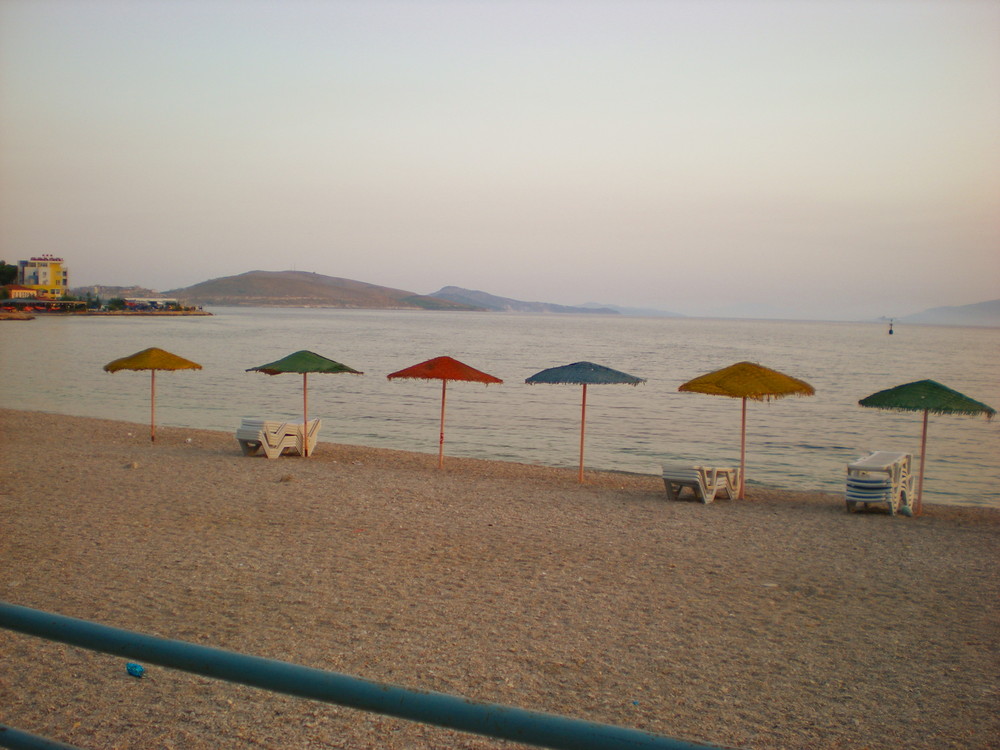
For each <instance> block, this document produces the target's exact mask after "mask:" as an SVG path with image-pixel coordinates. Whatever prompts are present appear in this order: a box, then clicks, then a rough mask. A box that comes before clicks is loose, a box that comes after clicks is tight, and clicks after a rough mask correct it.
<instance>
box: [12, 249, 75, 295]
mask: <svg viewBox="0 0 1000 750" xmlns="http://www.w3.org/2000/svg"><path fill="white" fill-rule="evenodd" d="M17 283H18V285H19V286H20V287H22V288H28V289H31V290H33V292H34V296H35V298H36V299H46V300H58V299H62V297H63V296H64V295H65V294H66V292H67V291H68V290H69V269H68V268H66V266H65V265H64V263H63V259H62V258H57V257H55V256H54V255H40V256H38V257H37V258H31V259H29V260H19V261H18V262H17Z"/></svg>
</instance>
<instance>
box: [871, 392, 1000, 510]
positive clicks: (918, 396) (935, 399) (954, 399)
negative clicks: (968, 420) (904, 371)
mask: <svg viewBox="0 0 1000 750" xmlns="http://www.w3.org/2000/svg"><path fill="white" fill-rule="evenodd" d="M858 404H860V405H861V406H868V407H871V408H873V409H889V410H892V411H922V412H923V413H924V429H923V433H922V435H921V437H920V476H919V479H918V480H917V500H916V502H915V503H914V512H915V513H916V514H917V515H919V514H920V511H921V509H922V507H923V503H922V501H923V494H924V456H925V455H926V453H927V415H928V414H929V413H930V412H934V413H935V414H966V415H969V416H977V415H979V414H983V415H985V416H986V418H987V419H992V418H993V416H994V415H995V414H996V413H997V412H996V409H994V408H993V407H992V406H987V405H986V404H984V403H982V402H980V401H975V400H973V399H971V398H969V397H968V396H965V395H963V394H961V393H959V392H958V391H953V390H952V389H951V388H948V387H947V386H944V385H941V384H940V383H937V382H935V381H933V380H917V381H915V382H913V383H904V384H903V385H897V386H896V387H895V388H889V389H887V390H884V391H879V392H878V393H873V394H872V395H870V396H866V397H865V398H863V399H861V400H860V401H858Z"/></svg>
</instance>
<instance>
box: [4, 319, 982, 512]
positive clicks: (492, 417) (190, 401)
mask: <svg viewBox="0 0 1000 750" xmlns="http://www.w3.org/2000/svg"><path fill="white" fill-rule="evenodd" d="M212 312H214V313H215V315H214V316H213V317H187V318H153V317H132V318H114V317H82V316H81V317H44V316H42V317H39V318H37V319H36V320H34V321H31V322H27V323H23V322H6V323H2V324H0V384H2V386H0V406H3V407H8V408H13V409H26V410H38V411H46V412H55V413H61V414H74V415H79V416H92V417H102V418H109V419H116V420H125V421H129V422H138V423H147V424H148V421H149V380H150V379H149V375H148V373H135V372H119V373H116V374H113V375H112V374H108V373H105V372H104V371H103V370H102V367H103V365H104V364H106V363H107V362H109V361H111V360H113V359H117V358H119V357H123V356H126V355H129V354H132V353H134V352H136V351H139V350H141V349H145V348H146V347H149V346H158V347H161V348H163V349H166V350H168V351H171V352H173V353H175V354H178V355H180V356H182V357H186V358H188V359H192V360H194V361H196V362H199V363H201V364H202V365H203V366H204V369H203V370H200V371H186V372H176V373H161V374H160V375H158V376H157V384H156V385H157V412H156V413H157V424H160V425H169V426H175V427H193V428H203V429H211V430H225V431H230V430H235V428H236V426H237V425H238V424H239V422H240V418H241V417H243V416H262V417H269V418H290V419H293V420H294V419H300V418H301V414H302V378H301V376H298V375H278V376H273V377H272V376H268V375H263V374H261V373H256V372H245V370H246V368H248V367H253V366H255V365H260V364H264V363H266V362H271V361H273V360H276V359H279V358H281V357H283V356H285V355H286V354H290V353H291V352H294V351H297V350H299V349H310V350H313V351H315V352H317V353H319V354H322V355H324V356H327V357H330V358H331V359H335V360H337V361H339V362H343V363H344V364H347V365H349V366H351V367H353V368H355V369H358V370H363V371H364V373H365V374H364V376H354V375H311V376H310V377H309V411H310V417H321V418H322V419H323V429H322V432H321V435H320V440H321V441H322V442H340V443H352V444H359V445H370V446H381V447H388V448H399V449H403V450H409V451H421V452H426V453H434V454H436V453H437V435H438V419H439V414H440V412H439V409H440V398H441V388H440V385H439V384H437V383H433V382H422V381H412V380H404V381H392V382H390V381H388V380H387V379H386V377H385V376H386V375H387V374H388V373H390V372H394V371H395V370H399V369H402V368H403V367H407V366H409V365H412V364H416V363H417V362H421V361H423V360H426V359H430V358H431V357H436V356H440V355H445V354H447V355H450V356H452V357H455V358H456V359H459V360H461V361H463V362H465V363H466V364H469V365H471V366H473V367H475V368H477V369H480V370H484V371H486V372H488V373H490V374H492V375H495V376H497V377H499V378H502V379H503V380H504V381H505V382H504V384H503V385H500V386H489V387H486V386H482V385H474V384H469V383H453V384H450V385H449V387H448V402H447V404H448V408H447V424H446V444H445V454H446V456H447V455H452V456H469V457H476V458H489V459H498V460H503V461H518V462H524V463H537V464H545V465H551V466H565V467H573V466H576V465H577V461H578V452H579V435H580V432H579V430H580V401H581V389H580V387H579V386H569V385H535V386H529V385H525V384H524V380H525V378H527V377H529V376H530V375H533V374H534V373H536V372H538V371H539V370H542V369H545V368H548V367H554V366H558V365H564V364H569V363H571V362H577V361H580V360H587V361H591V362H596V363H598V364H603V365H607V366H609V367H613V368H615V369H619V370H624V371H625V372H628V373H631V374H633V375H637V376H639V377H643V378H646V379H647V381H648V382H647V383H645V384H643V385H639V386H637V387H631V386H619V385H604V386H591V387H590V388H589V389H588V398H587V447H586V464H587V467H588V468H590V469H607V470H619V471H628V472H637V473H643V474H658V473H659V471H660V464H661V463H663V462H664V461H666V460H671V461H672V460H677V459H682V460H697V461H704V462H716V463H738V461H739V427H740V402H739V401H738V400H736V399H729V398H724V397H718V396H703V395H698V394H687V393H678V392H677V387H678V386H679V385H680V384H681V383H683V382H684V381H686V380H689V379H691V378H693V377H695V376H697V375H700V374H703V373H705V372H708V371H711V370H716V369H719V368H721V367H725V366H726V365H729V364H732V363H734V362H738V361H741V360H751V361H755V362H759V363H761V364H763V365H766V366H768V367H772V368H774V369H777V370H781V371H783V372H786V373H788V374H789V375H793V376H795V377H798V378H801V379H803V380H806V381H808V382H809V383H811V384H812V385H813V386H814V387H815V388H816V395H815V396H812V397H807V398H794V397H793V398H786V399H781V400H778V401H772V402H770V403H750V404H749V406H748V429H747V466H748V482H749V483H750V484H751V485H753V484H758V485H769V486H775V487H781V488H786V489H821V490H827V491H840V490H841V489H842V486H843V475H844V466H845V464H846V463H848V462H849V461H852V460H854V459H855V458H857V457H858V456H860V455H863V454H865V453H866V452H868V451H870V450H893V451H904V452H909V453H913V454H914V459H915V460H916V457H917V454H918V452H919V449H920V427H921V415H920V414H917V413H895V412H883V411H877V410H873V409H864V408H861V407H859V406H858V405H857V402H858V399H860V398H863V397H864V396H867V395H869V394H870V393H873V392H874V391H877V390H881V389H883V388H889V387H892V386H895V385H899V384H901V383H906V382H910V381H913V380H922V379H925V378H930V379H933V380H937V381H939V382H941V383H944V384H945V385H947V386H949V387H951V388H954V389H955V390H958V391H961V392H963V393H965V394H966V395H968V396H971V397H972V398H975V399H977V400H979V401H984V402H985V403H987V404H990V405H991V406H993V407H995V408H1000V378H998V376H997V373H998V372H1000V328H954V327H935V326H897V328H896V333H895V335H893V336H889V335H887V330H886V326H884V325H877V324H854V323H815V322H786V321H733V320H700V319H660V318H630V317H617V316H616V317H597V316H585V315H583V316H563V315H517V314H492V313H452V312H449V313H434V312H416V313H415V312H392V311H344V310H298V309H260V308H214V309H212ZM233 449H234V451H235V450H237V446H236V443H235V441H234V443H233ZM927 454H928V459H927V469H926V479H925V485H924V496H925V499H926V500H927V501H928V502H940V503H962V504H981V505H990V506H994V507H1000V419H997V420H994V421H993V422H986V421H985V420H984V419H983V418H970V417H957V416H935V415H931V421H930V433H929V438H928V448H927Z"/></svg>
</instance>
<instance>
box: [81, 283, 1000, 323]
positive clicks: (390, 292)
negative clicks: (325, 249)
mask: <svg viewBox="0 0 1000 750" xmlns="http://www.w3.org/2000/svg"><path fill="white" fill-rule="evenodd" d="M70 291H71V293H72V294H74V295H75V296H77V297H83V296H85V295H86V294H87V293H88V292H90V293H91V294H96V295H98V296H100V297H102V298H110V297H156V296H158V295H157V293H156V292H154V291H153V290H151V289H146V288H144V287H138V286H131V287H108V286H90V287H80V288H77V289H72V290H70ZM159 296H166V297H176V298H177V299H178V300H180V302H181V303H182V304H185V305H202V306H205V305H216V306H252V307H333V308H357V309H368V310H481V311H482V310H488V311H494V312H524V313H569V314H591V315H627V316H643V317H684V316H683V315H681V314H680V313H675V312H668V311H666V310H657V309H648V308H637V307H619V306H617V305H606V304H599V303H596V302H587V303H585V304H583V305H579V306H575V307H573V306H568V305H556V304H552V303H549V302H524V301H522V300H516V299H511V298H509V297H498V296H496V295H494V294H489V293H488V292H483V291H477V290H472V289H463V288H461V287H457V286H446V287H443V288H441V289H440V290H438V291H437V292H434V293H433V294H417V293H416V292H409V291H406V290H403V289H393V288H391V287H384V286H378V285H377V284H367V283H365V282H363V281H353V280H351V279H342V278H338V277H335V276H324V275H322V274H318V273H308V272H305V271H249V272H247V273H242V274H239V275H238V276H225V277H223V278H219V279H211V280H209V281H203V282H202V283H200V284H195V285H194V286H189V287H185V288H183V289H170V290H167V291H165V292H160V293H159ZM895 320H896V321H897V322H899V323H909V324H922V325H955V326H997V327H1000V299H995V300H990V301H988V302H978V303H976V304H972V305H961V306H957V307H935V308H932V309H929V310H925V311H923V312H920V313H915V314H913V315H906V316H902V317H898V318H895Z"/></svg>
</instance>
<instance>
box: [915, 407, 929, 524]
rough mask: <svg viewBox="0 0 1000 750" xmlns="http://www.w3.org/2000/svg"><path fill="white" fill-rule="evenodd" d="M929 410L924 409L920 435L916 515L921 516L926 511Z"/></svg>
mask: <svg viewBox="0 0 1000 750" xmlns="http://www.w3.org/2000/svg"><path fill="white" fill-rule="evenodd" d="M927 412H928V410H927V409H924V431H923V433H922V434H921V435H920V476H919V477H918V478H917V502H915V503H914V506H915V507H914V511H913V512H914V515H917V516H919V515H920V514H921V512H922V511H923V509H924V456H926V455H927Z"/></svg>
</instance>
